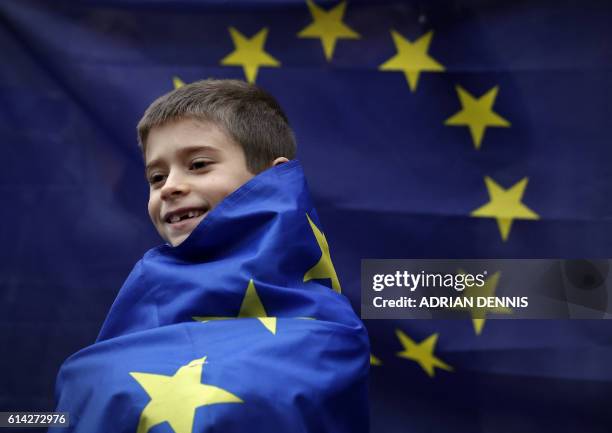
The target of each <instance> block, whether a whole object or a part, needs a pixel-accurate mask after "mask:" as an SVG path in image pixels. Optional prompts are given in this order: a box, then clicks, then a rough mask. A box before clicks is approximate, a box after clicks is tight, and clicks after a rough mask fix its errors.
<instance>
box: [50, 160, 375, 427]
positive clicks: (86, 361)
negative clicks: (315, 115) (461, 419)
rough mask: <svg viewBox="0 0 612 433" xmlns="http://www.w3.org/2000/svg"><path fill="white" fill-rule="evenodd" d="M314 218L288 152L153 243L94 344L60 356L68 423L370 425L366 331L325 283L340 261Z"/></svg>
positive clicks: (61, 397)
mask: <svg viewBox="0 0 612 433" xmlns="http://www.w3.org/2000/svg"><path fill="white" fill-rule="evenodd" d="M319 226H320V223H319V221H318V218H317V216H316V213H315V211H314V209H313V207H312V204H311V203H310V199H309V195H308V192H307V190H306V184H305V180H304V177H303V174H302V170H301V167H300V165H299V163H298V162H297V161H291V162H289V163H286V164H283V165H280V166H278V167H275V168H272V169H269V170H267V171H265V172H264V173H262V174H260V175H258V176H256V177H255V178H253V179H252V180H251V181H249V182H248V183H246V184H245V185H243V186H242V187H241V188H240V189H238V190H237V191H235V192H234V193H233V194H231V195H230V196H228V197H227V198H226V199H225V200H224V201H223V202H222V203H221V204H219V206H217V207H216V208H215V209H213V210H212V211H211V213H210V214H209V215H208V216H207V217H206V218H205V219H204V220H203V221H202V222H201V224H200V225H199V226H198V227H197V228H196V229H195V230H194V232H192V234H191V235H190V236H189V238H187V240H186V241H184V242H183V243H182V244H181V245H180V246H178V247H171V246H170V245H168V244H166V245H163V246H161V247H158V248H154V249H152V250H150V251H149V252H147V253H146V254H145V256H144V258H143V259H142V260H141V261H139V262H138V263H137V265H136V266H135V267H134V270H133V271H132V273H131V274H130V276H129V277H128V279H127V281H126V282H125V284H124V286H123V287H122V289H121V291H120V292H119V295H118V297H117V299H116V301H115V303H114V304H113V307H112V308H111V311H110V313H109V315H108V317H107V319H106V321H105V323H104V326H103V327H102V331H101V332H100V336H99V338H98V340H97V341H96V343H95V344H93V345H91V346H89V347H87V348H85V349H83V350H81V351H79V352H77V353H76V354H75V355H73V356H71V357H70V358H69V359H68V360H67V361H66V362H65V363H64V365H63V366H62V369H61V371H60V373H59V376H58V384H57V398H58V408H57V410H58V411H63V412H68V413H69V414H70V417H71V427H70V429H69V431H75V432H84V433H95V432H111V431H112V432H138V433H146V432H147V431H149V429H152V428H154V427H155V426H157V425H158V424H162V423H168V424H169V426H170V427H171V429H172V431H174V432H175V433H190V432H207V431H225V432H233V431H235V432H238V431H245V430H248V431H253V432H258V431H261V432H269V431H282V432H324V431H328V432H347V433H349V432H359V431H367V428H368V415H369V414H368V399H367V375H368V370H369V345H368V339H367V335H366V332H365V329H364V327H363V325H362V324H361V322H360V320H359V319H358V318H357V316H356V315H355V313H354V312H353V310H352V308H351V306H350V304H349V303H348V301H347V300H346V299H345V298H344V297H343V296H342V295H340V294H339V293H337V292H336V291H335V290H334V289H333V287H331V284H330V286H329V287H328V286H327V285H325V284H323V283H324V282H325V281H327V282H331V281H332V278H331V276H332V275H333V274H334V273H335V271H334V268H333V265H332V264H331V262H330V261H329V260H327V259H328V258H329V251H328V246H327V243H326V240H325V237H324V235H323V234H322V232H321V231H320V229H319ZM315 274H316V275H315ZM313 275H314V277H313ZM326 277H327V278H326ZM338 289H339V287H338ZM60 430H61V431H65V430H64V429H58V431H60ZM155 431H158V430H155ZM168 431H170V430H168Z"/></svg>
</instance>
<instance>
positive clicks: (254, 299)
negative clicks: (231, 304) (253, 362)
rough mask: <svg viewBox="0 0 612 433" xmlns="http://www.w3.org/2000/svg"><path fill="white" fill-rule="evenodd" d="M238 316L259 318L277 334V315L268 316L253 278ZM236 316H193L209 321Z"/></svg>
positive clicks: (201, 320) (200, 320) (196, 318)
mask: <svg viewBox="0 0 612 433" xmlns="http://www.w3.org/2000/svg"><path fill="white" fill-rule="evenodd" d="M238 317H239V318H246V317H254V318H256V319H257V320H259V321H260V322H261V324H262V325H263V326H265V327H266V329H267V330H268V331H270V332H271V333H272V334H276V317H268V314H267V313H266V309H265V308H264V306H263V304H262V303H261V299H259V295H258V294H257V290H255V283H253V279H251V280H250V281H249V285H248V286H247V290H246V293H245V294H244V298H243V299H242V304H241V305H240V312H239V313H238ZM234 318H235V317H206V316H196V317H193V320H197V321H199V322H207V321H209V320H227V319H234Z"/></svg>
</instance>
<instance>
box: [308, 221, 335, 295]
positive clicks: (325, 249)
mask: <svg viewBox="0 0 612 433" xmlns="http://www.w3.org/2000/svg"><path fill="white" fill-rule="evenodd" d="M306 218H308V223H309V224H310V228H311V229H312V232H313V233H314V236H315V239H316V240H317V245H319V249H320V250H321V258H320V259H319V261H318V262H317V264H316V265H314V266H313V267H312V268H310V269H309V270H308V271H307V272H306V273H305V274H304V282H306V281H310V280H319V279H327V278H329V279H330V280H331V282H332V288H333V289H334V290H335V291H336V292H338V293H340V292H341V291H342V289H341V287H340V280H338V275H337V274H336V269H335V268H334V264H333V263H332V260H331V256H330V254H329V245H328V243H327V239H325V235H324V234H323V232H322V231H321V230H319V228H318V227H317V226H316V225H315V223H313V222H312V220H311V219H310V217H309V216H308V214H306Z"/></svg>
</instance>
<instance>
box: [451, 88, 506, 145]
mask: <svg viewBox="0 0 612 433" xmlns="http://www.w3.org/2000/svg"><path fill="white" fill-rule="evenodd" d="M455 89H456V90H457V94H458V95H459V101H460V102H461V106H462V107H463V108H462V109H461V110H460V111H459V112H458V113H456V114H454V115H453V116H451V117H449V118H448V119H446V121H445V122H444V124H445V125H446V126H467V127H468V128H470V134H471V136H472V141H473V142H474V147H475V148H476V150H479V149H480V145H481V144H482V138H483V136H484V133H485V130H486V128H487V127H491V126H494V127H498V128H509V127H510V122H508V121H507V120H506V119H504V118H503V117H501V116H500V115H499V114H497V113H495V112H494V111H493V104H495V98H497V92H498V91H499V86H495V87H493V88H492V89H491V90H489V91H488V92H487V93H485V94H484V95H483V96H481V97H480V98H475V97H474V96H473V95H471V94H470V93H469V92H468V91H467V90H465V89H464V88H463V87H461V86H457V87H456V88H455Z"/></svg>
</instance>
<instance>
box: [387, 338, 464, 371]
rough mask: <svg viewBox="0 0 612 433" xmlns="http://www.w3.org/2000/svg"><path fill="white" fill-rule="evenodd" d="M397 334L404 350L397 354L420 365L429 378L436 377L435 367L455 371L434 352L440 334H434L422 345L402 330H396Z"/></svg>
mask: <svg viewBox="0 0 612 433" xmlns="http://www.w3.org/2000/svg"><path fill="white" fill-rule="evenodd" d="M395 334H396V335H397V338H398V339H399V341H400V343H401V344H402V346H404V350H403V351H401V352H398V353H397V356H399V357H400V358H406V359H411V360H413V361H416V362H418V363H419V365H420V366H421V367H422V368H423V370H425V372H426V373H427V374H428V375H429V377H434V375H435V371H434V369H435V367H438V368H441V369H443V370H447V371H453V367H451V366H450V365H448V364H446V363H445V362H443V361H442V360H440V359H439V358H437V357H436V356H435V355H434V354H433V352H434V349H435V346H436V342H437V341H438V334H437V333H436V334H432V335H430V336H429V337H427V338H426V339H425V340H423V341H422V342H420V343H415V342H414V340H412V339H411V338H410V337H408V336H407V335H406V334H404V333H403V332H402V331H401V330H399V329H396V330H395Z"/></svg>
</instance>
